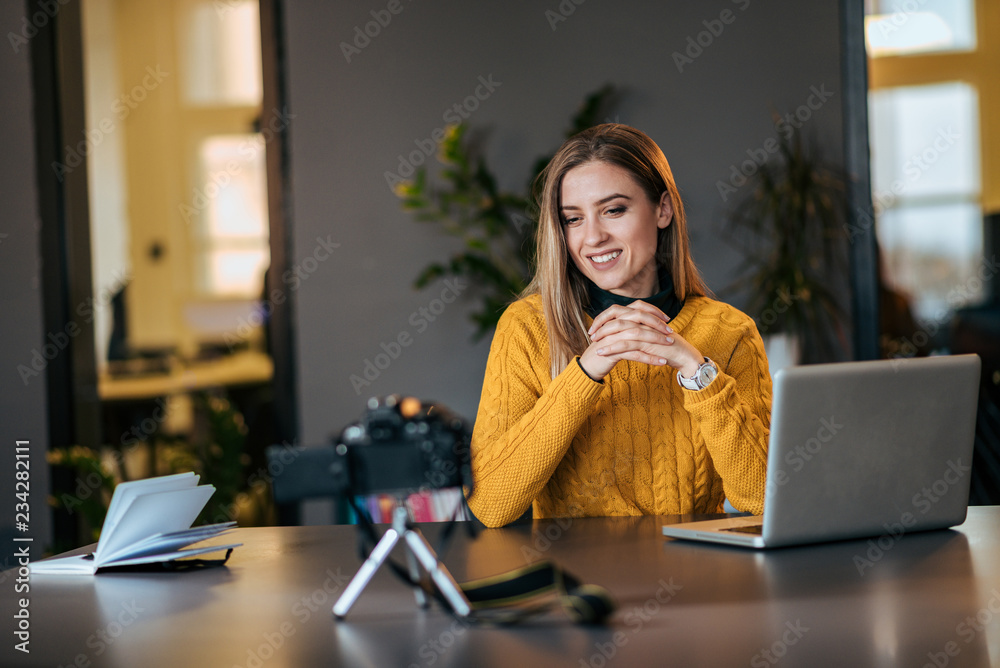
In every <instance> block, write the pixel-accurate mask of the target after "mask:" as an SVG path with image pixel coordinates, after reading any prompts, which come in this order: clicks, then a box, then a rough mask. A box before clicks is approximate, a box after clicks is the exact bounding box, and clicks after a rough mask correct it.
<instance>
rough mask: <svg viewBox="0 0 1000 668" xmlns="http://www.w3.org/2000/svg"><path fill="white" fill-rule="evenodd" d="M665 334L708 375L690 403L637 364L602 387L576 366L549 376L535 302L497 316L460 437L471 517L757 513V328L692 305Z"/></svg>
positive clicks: (710, 304)
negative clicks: (697, 354)
mask: <svg viewBox="0 0 1000 668" xmlns="http://www.w3.org/2000/svg"><path fill="white" fill-rule="evenodd" d="M587 321H588V324H589V322H590V319H589V318H587ZM670 325H671V327H673V329H674V330H675V331H676V332H678V333H679V334H680V335H681V336H683V337H684V338H685V339H687V340H688V341H689V342H691V344H692V345H694V346H695V348H697V349H698V350H699V351H701V353H702V354H703V355H706V356H708V357H710V358H711V359H712V361H714V362H715V363H716V365H718V367H719V375H718V377H717V378H716V379H715V380H714V381H713V382H712V384H711V385H709V386H708V387H707V388H705V389H704V390H701V391H700V392H692V391H690V390H685V389H683V388H681V387H680V386H679V385H678V384H677V380H676V377H675V376H676V371H675V370H674V369H673V368H671V367H669V366H667V367H654V366H650V365H647V364H642V363H639V362H619V363H618V364H617V365H616V366H615V368H614V369H613V370H612V371H611V373H610V374H608V376H607V377H606V378H605V379H604V382H603V383H599V382H595V381H594V380H592V379H591V378H590V377H589V376H587V374H585V373H584V372H583V370H582V369H581V368H580V365H579V364H578V363H577V362H572V363H570V364H569V365H568V366H567V367H566V368H565V369H564V370H563V371H562V373H560V374H559V375H558V376H556V378H550V376H549V354H548V334H547V331H546V327H545V318H544V315H543V313H542V307H541V299H540V297H539V296H538V295H532V296H530V297H527V298H526V299H522V300H520V301H517V302H515V303H513V304H511V305H510V307H508V309H507V310H506V312H504V314H503V316H502V317H501V318H500V322H499V324H498V325H497V331H496V335H495V336H494V338H493V345H492V347H491V348H490V356H489V361H488V362H487V365H486V377H485V380H484V382H483V393H482V398H481V400H480V403H479V413H478V415H477V417H476V423H475V427H474V429H473V435H472V471H473V480H474V488H473V492H472V494H471V495H470V497H469V505H470V507H471V508H472V511H473V512H474V513H475V515H476V517H478V518H479V519H480V520H481V521H482V522H483V523H484V524H486V525H487V526H503V525H505V524H507V523H509V522H511V521H513V520H515V519H517V518H518V517H520V516H521V515H522V514H523V513H524V511H526V510H527V509H528V506H531V505H532V504H534V515H535V517H563V516H571V517H581V516H590V515H642V514H655V515H667V514H674V513H705V512H717V511H720V510H721V508H722V502H723V499H724V498H726V497H728V498H729V501H730V503H732V504H733V505H734V506H735V507H736V508H738V509H740V510H746V511H750V512H752V513H755V514H760V513H762V512H763V509H764V482H765V474H766V470H767V441H768V434H769V430H770V415H771V378H770V375H769V374H768V370H767V358H766V356H765V354H764V344H763V342H762V341H761V338H760V335H759V334H758V332H757V327H756V325H755V324H754V322H753V320H751V319H750V318H749V317H747V316H746V315H745V314H743V313H741V312H740V311H738V310H736V309H734V308H733V307H731V306H729V305H728V304H724V303H722V302H718V301H715V300H712V299H709V298H706V297H691V298H689V299H688V300H687V301H686V303H685V304H684V307H683V308H682V309H681V311H680V313H679V314H678V315H677V317H676V318H674V319H673V321H671V323H670Z"/></svg>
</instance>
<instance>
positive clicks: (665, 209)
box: [656, 190, 674, 230]
mask: <svg viewBox="0 0 1000 668" xmlns="http://www.w3.org/2000/svg"><path fill="white" fill-rule="evenodd" d="M673 219H674V205H673V204H672V203H671V202H670V192H669V191H667V190H664V191H663V194H662V195H660V205H659V216H658V217H657V219H656V226H657V227H658V228H660V229H661V230H663V229H666V228H667V227H668V226H669V225H670V221H672V220H673Z"/></svg>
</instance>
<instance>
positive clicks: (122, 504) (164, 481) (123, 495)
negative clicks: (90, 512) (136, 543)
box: [95, 472, 198, 555]
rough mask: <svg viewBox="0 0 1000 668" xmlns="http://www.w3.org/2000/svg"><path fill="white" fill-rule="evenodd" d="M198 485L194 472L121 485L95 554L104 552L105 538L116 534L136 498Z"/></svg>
mask: <svg viewBox="0 0 1000 668" xmlns="http://www.w3.org/2000/svg"><path fill="white" fill-rule="evenodd" d="M197 484H198V476H197V475H195V474H194V473H193V472H192V473H178V474H176V475H167V476H161V477H159V478H148V479H146V480H132V481H129V482H123V483H119V484H118V486H117V487H115V491H114V493H113V494H112V495H111V504H110V505H109V506H108V512H107V515H105V517H104V526H103V527H102V528H101V538H100V540H98V541H97V550H96V553H95V554H97V555H100V554H102V553H103V552H104V550H103V549H102V548H101V544H102V543H104V542H105V536H107V537H108V538H110V537H111V536H112V535H113V534H114V532H115V527H116V526H118V522H120V521H121V518H122V515H124V514H125V513H126V512H127V511H128V507H129V506H130V505H131V504H132V501H133V500H134V499H135V498H136V496H138V495H140V494H147V493H150V492H162V491H166V490H168V489H182V488H186V487H194V486H195V485H197ZM189 526H190V525H189Z"/></svg>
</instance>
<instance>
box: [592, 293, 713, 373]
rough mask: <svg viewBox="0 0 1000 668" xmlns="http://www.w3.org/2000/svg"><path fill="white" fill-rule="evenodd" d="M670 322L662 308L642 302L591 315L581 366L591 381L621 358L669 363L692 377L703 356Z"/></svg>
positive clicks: (611, 308)
mask: <svg viewBox="0 0 1000 668" xmlns="http://www.w3.org/2000/svg"><path fill="white" fill-rule="evenodd" d="M669 322H670V318H669V317H668V316H667V315H666V314H665V313H664V312H663V311H661V310H660V309H658V308H656V307H655V306H653V305H652V304H647V303H646V302H644V301H634V302H632V303H631V304H629V305H628V306H619V305H615V306H611V307H610V308H608V309H607V310H605V311H603V312H601V313H600V314H598V316H597V317H596V318H594V323H593V324H592V325H591V326H590V330H589V331H588V334H589V335H590V340H591V344H590V345H589V346H587V349H586V350H585V351H583V354H582V355H581V356H580V365H581V366H582V367H583V370H584V371H586V372H587V375H588V376H590V377H591V378H593V379H594V380H601V379H602V378H604V377H605V376H607V375H608V374H609V373H611V370H612V369H613V368H614V367H615V365H616V364H618V362H619V361H621V360H632V361H634V362H643V363H644V364H651V365H653V366H665V365H670V366H672V367H674V368H675V369H679V370H680V371H681V373H682V374H683V375H684V376H685V377H686V378H691V377H693V376H694V374H695V372H696V371H697V369H698V366H699V365H700V364H701V363H702V362H703V361H704V357H703V356H702V355H701V353H699V352H698V350H697V348H695V347H694V346H693V345H691V344H690V343H688V342H687V341H686V340H685V339H684V338H683V337H681V336H680V335H679V334H677V332H675V331H674V330H673V328H672V327H670V325H669V324H668V323H669Z"/></svg>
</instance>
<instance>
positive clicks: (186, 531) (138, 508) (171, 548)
mask: <svg viewBox="0 0 1000 668" xmlns="http://www.w3.org/2000/svg"><path fill="white" fill-rule="evenodd" d="M214 492H215V487H213V486H212V485H198V476H197V475H195V474H194V473H179V474H177V475H170V476H163V477H160V478H149V479H147V480H135V481H132V482H123V483H121V484H119V485H118V486H117V487H115V493H114V494H113V495H112V497H111V505H110V507H109V508H108V514H107V516H106V517H105V518H104V527H103V528H102V529H101V538H100V540H99V541H98V542H97V549H96V550H95V551H94V552H93V553H92V554H85V555H76V556H70V557H57V558H54V559H45V560H43V561H36V562H33V563H31V564H30V565H29V568H30V570H31V574H32V575H36V574H45V573H55V574H81V575H93V574H94V573H96V572H97V571H98V570H100V569H102V568H109V567H115V566H134V565H138V564H151V563H157V562H167V561H173V560H175V559H181V558H186V557H193V556H197V555H201V554H208V553H211V552H220V551H224V550H229V549H231V548H234V547H239V546H240V545H241V543H237V544H232V545H212V546H209V547H195V548H190V549H186V550H182V549H181V548H183V547H185V546H187V545H192V544H193V543H198V542H200V541H203V540H206V539H208V538H212V537H214V536H218V535H220V534H222V533H224V532H226V531H228V530H229V529H230V528H232V527H233V526H234V525H235V524H236V522H223V523H221V524H210V525H207V526H199V527H191V523H192V522H193V521H194V520H195V518H196V517H198V513H200V512H201V510H202V508H204V507H205V504H206V503H207V502H208V499H209V498H210V497H211V496H212V494H213V493H214Z"/></svg>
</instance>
